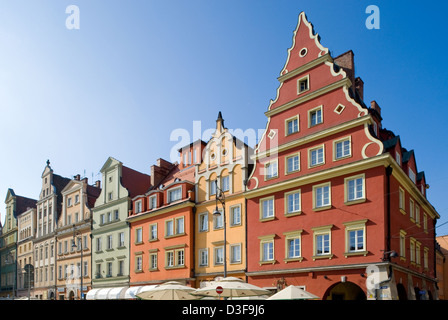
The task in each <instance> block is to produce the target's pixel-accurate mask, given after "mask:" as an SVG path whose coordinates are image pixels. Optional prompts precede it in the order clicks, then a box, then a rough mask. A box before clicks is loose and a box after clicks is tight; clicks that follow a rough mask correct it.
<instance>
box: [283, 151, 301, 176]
mask: <svg viewBox="0 0 448 320" xmlns="http://www.w3.org/2000/svg"><path fill="white" fill-rule="evenodd" d="M299 170H300V154H299V153H297V154H294V155H292V156H289V157H286V173H291V172H295V171H299Z"/></svg>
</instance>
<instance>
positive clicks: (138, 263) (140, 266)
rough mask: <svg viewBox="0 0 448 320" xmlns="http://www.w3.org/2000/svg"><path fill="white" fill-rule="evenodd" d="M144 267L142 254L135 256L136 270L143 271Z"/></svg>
mask: <svg viewBox="0 0 448 320" xmlns="http://www.w3.org/2000/svg"><path fill="white" fill-rule="evenodd" d="M142 269H143V258H142V256H137V257H136V258H135V271H142Z"/></svg>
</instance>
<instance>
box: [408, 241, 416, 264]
mask: <svg viewBox="0 0 448 320" xmlns="http://www.w3.org/2000/svg"><path fill="white" fill-rule="evenodd" d="M409 252H410V254H409V256H410V260H411V262H415V239H414V238H412V237H411V238H410V239H409Z"/></svg>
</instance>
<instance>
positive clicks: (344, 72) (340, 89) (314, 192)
mask: <svg viewBox="0 0 448 320" xmlns="http://www.w3.org/2000/svg"><path fill="white" fill-rule="evenodd" d="M278 80H279V82H280V85H279V87H278V89H277V97H276V98H275V100H274V101H271V103H270V106H269V108H268V110H267V111H266V112H265V114H266V116H267V118H268V120H267V125H266V130H265V133H264V135H263V137H262V139H261V140H260V142H259V144H258V145H257V146H256V148H255V155H254V162H255V163H254V164H255V166H254V171H253V172H252V174H251V176H250V177H249V179H248V182H247V191H246V193H245V195H246V198H247V239H248V244H247V246H248V247H247V252H248V264H247V276H248V282H249V283H253V284H255V285H258V286H261V287H272V288H273V289H275V288H279V289H280V288H282V287H285V286H287V285H291V284H292V285H297V286H303V287H304V288H305V289H306V290H307V291H309V292H311V293H313V294H315V295H318V296H320V297H321V298H323V299H334V300H335V299H366V298H367V299H398V298H400V299H404V298H407V299H419V298H435V296H436V294H437V293H436V286H435V284H436V282H435V265H434V243H435V241H432V239H434V227H435V222H436V219H438V218H439V215H438V214H437V212H436V211H435V209H434V208H433V207H432V206H431V204H430V203H429V202H428V201H427V199H426V182H425V178H424V174H423V173H422V172H418V171H417V167H416V161H415V155H414V153H413V152H412V151H407V150H406V149H404V148H402V147H401V144H400V141H399V137H397V136H395V135H394V134H393V133H392V132H391V131H389V130H386V129H383V128H382V125H381V121H382V117H381V108H380V107H379V106H378V104H377V103H376V102H375V101H372V102H371V104H370V106H367V105H366V104H365V103H364V101H363V85H364V84H363V81H362V80H361V79H360V78H359V77H355V67H354V54H353V52H352V51H348V52H346V53H344V54H342V55H340V56H338V57H336V58H333V57H332V56H331V55H330V53H329V50H328V49H327V48H324V47H323V46H322V45H321V44H320V41H319V36H318V35H317V34H315V33H314V30H313V26H312V25H311V24H310V23H309V22H308V21H307V18H306V16H305V14H304V13H303V12H302V13H301V14H300V16H299V22H298V25H297V28H296V30H295V31H294V36H293V44H292V47H291V48H290V49H289V50H288V57H287V60H286V63H285V66H284V67H283V69H282V71H281V73H280V76H279V78H278ZM249 253H250V254H249ZM366 280H368V283H367V281H366Z"/></svg>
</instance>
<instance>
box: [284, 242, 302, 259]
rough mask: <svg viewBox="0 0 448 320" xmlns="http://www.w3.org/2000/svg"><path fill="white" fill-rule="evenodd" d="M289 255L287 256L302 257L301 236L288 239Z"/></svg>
mask: <svg viewBox="0 0 448 320" xmlns="http://www.w3.org/2000/svg"><path fill="white" fill-rule="evenodd" d="M287 246H288V256H287V258H289V259H291V258H298V257H300V238H293V239H288V240H287Z"/></svg>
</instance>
